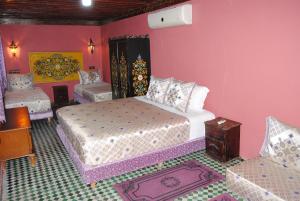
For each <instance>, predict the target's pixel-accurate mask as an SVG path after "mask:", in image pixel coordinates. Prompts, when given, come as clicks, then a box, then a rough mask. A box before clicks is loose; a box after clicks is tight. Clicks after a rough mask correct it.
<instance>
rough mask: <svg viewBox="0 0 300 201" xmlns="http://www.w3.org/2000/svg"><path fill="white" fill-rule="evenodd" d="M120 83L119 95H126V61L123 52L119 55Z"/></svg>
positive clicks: (124, 96)
mask: <svg viewBox="0 0 300 201" xmlns="http://www.w3.org/2000/svg"><path fill="white" fill-rule="evenodd" d="M120 84H121V96H122V97H123V98H126V97H127V89H128V87H127V62H126V58H125V56H124V53H123V52H122V53H121V57H120Z"/></svg>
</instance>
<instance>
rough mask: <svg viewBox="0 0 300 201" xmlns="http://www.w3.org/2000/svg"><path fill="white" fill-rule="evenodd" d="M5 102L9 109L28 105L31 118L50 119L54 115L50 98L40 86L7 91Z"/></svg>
mask: <svg viewBox="0 0 300 201" xmlns="http://www.w3.org/2000/svg"><path fill="white" fill-rule="evenodd" d="M4 102H5V108H7V109H9V108H16V107H24V106H26V107H27V108H28V111H29V115H30V120H37V119H48V120H50V119H51V118H52V117H53V112H52V109H51V101H50V98H49V97H48V96H47V95H46V93H45V92H44V91H43V90H42V89H41V88H39V87H33V88H30V89H22V90H13V91H6V92H5V97H4Z"/></svg>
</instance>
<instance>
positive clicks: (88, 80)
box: [78, 70, 103, 85]
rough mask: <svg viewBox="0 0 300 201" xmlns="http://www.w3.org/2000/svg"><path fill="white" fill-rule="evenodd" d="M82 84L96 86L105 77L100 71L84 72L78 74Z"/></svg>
mask: <svg viewBox="0 0 300 201" xmlns="http://www.w3.org/2000/svg"><path fill="white" fill-rule="evenodd" d="M78 75H79V80H80V84H83V85H85V84H94V83H99V82H102V80H103V77H102V76H101V74H100V73H99V72H98V71H84V70H81V71H79V72H78Z"/></svg>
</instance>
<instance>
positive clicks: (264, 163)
mask: <svg viewBox="0 0 300 201" xmlns="http://www.w3.org/2000/svg"><path fill="white" fill-rule="evenodd" d="M226 182H227V186H228V188H229V189H230V190H231V191H233V192H236V193H238V194H239V195H241V196H243V197H244V198H245V199H247V200H251V201H284V200H286V201H300V173H299V172H296V171H295V170H293V169H289V168H285V167H283V166H281V165H279V164H277V163H274V162H272V161H271V160H268V159H266V158H263V157H259V158H255V159H251V160H246V161H244V162H242V163H241V164H239V165H236V166H233V167H230V168H228V169H227V171H226Z"/></svg>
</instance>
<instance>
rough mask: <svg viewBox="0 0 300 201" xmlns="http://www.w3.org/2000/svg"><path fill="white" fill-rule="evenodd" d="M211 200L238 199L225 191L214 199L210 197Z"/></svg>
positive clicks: (231, 200) (225, 200)
mask: <svg viewBox="0 0 300 201" xmlns="http://www.w3.org/2000/svg"><path fill="white" fill-rule="evenodd" d="M209 201H237V200H236V199H235V198H233V197H232V196H231V195H229V194H228V193H223V194H222V195H219V196H217V197H215V198H213V199H210V200H209Z"/></svg>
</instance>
